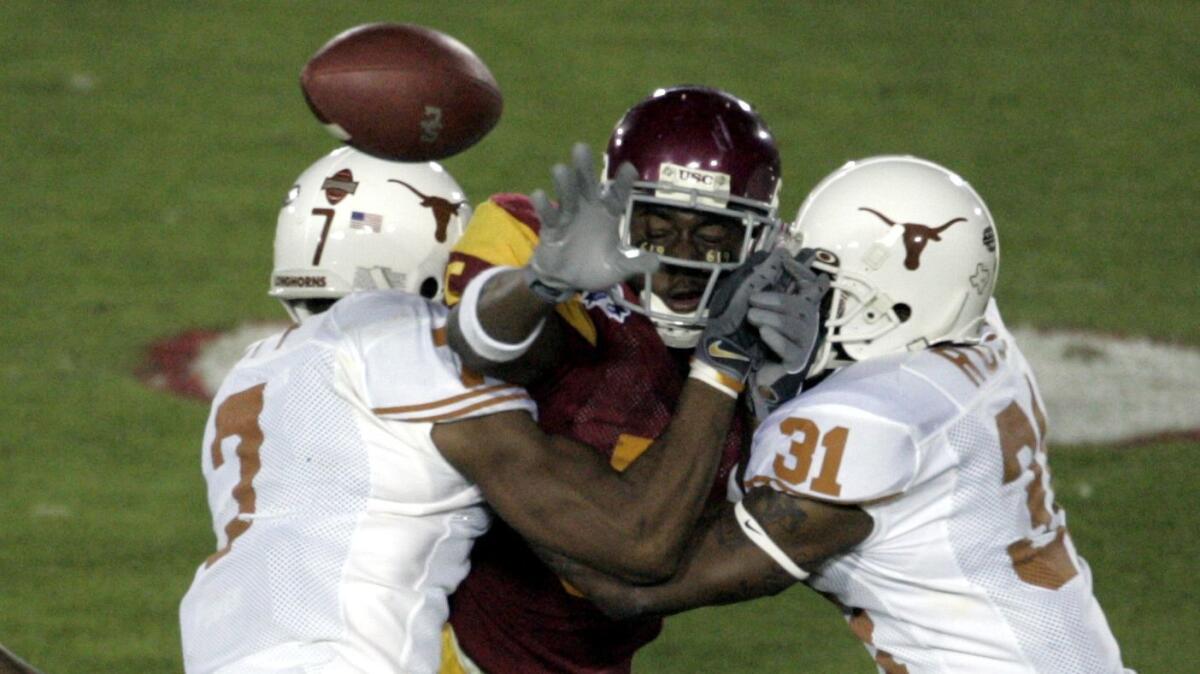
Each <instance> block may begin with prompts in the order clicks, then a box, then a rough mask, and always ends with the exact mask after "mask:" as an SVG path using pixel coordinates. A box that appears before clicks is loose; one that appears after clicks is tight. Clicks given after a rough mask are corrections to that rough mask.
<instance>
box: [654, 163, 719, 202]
mask: <svg viewBox="0 0 1200 674" xmlns="http://www.w3.org/2000/svg"><path fill="white" fill-rule="evenodd" d="M658 181H659V183H661V184H662V185H663V186H662V187H659V188H658V189H656V190H655V196H657V197H659V198H662V199H674V200H676V201H683V202H687V201H690V200H691V199H692V196H691V192H690V191H691V190H697V191H701V192H704V193H706V195H705V196H701V197H699V199H697V202H698V203H701V204H705V205H708V206H717V207H719V208H724V207H725V206H726V204H728V203H729V191H730V176H729V174H728V173H722V172H720V171H705V170H703V169H699V168H692V167H690V166H680V165H678V164H672V163H670V162H663V163H662V164H660V165H659V167H658ZM671 187H679V188H680V191H675V190H672V189H670V188H671Z"/></svg>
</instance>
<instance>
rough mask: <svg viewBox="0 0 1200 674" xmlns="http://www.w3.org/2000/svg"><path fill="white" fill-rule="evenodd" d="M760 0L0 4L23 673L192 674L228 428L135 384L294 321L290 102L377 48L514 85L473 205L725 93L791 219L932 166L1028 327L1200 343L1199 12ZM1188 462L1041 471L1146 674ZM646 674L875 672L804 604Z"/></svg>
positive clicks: (298, 131) (1096, 458)
mask: <svg viewBox="0 0 1200 674" xmlns="http://www.w3.org/2000/svg"><path fill="white" fill-rule="evenodd" d="M756 6H757V11H753V12H752V11H750V9H751V7H750V3H728V2H712V1H701V2H693V3H688V4H687V5H686V7H685V6H683V5H682V3H670V4H668V3H634V2H603V1H602V2H598V3H597V2H590V3H584V2H576V1H574V0H570V1H566V2H550V1H545V2H541V1H539V2H516V3H475V2H470V3H468V2H437V3H432V2H430V3H417V2H406V1H403V0H402V1H401V2H395V1H393V2H369V3H353V4H351V3H344V4H337V3H333V4H330V3H299V2H294V3H267V2H264V3H234V2H219V3H170V2H161V1H157V2H155V1H151V2H144V3H136V5H135V4H134V3H122V2H114V1H112V0H107V1H101V0H94V1H91V2H71V1H68V0H58V1H52V0H40V1H38V2H33V1H32V0H9V1H8V2H4V3H0V35H2V36H3V38H4V39H2V40H0V115H2V118H3V120H4V126H5V130H4V132H3V135H2V136H0V147H2V148H3V150H2V152H0V215H2V222H3V226H2V227H3V229H2V231H3V234H2V235H0V251H2V252H0V261H2V263H3V264H0V270H2V271H0V312H2V313H0V343H2V344H3V348H2V350H0V354H2V355H0V382H2V383H3V386H4V390H5V393H6V396H5V399H4V404H3V405H0V643H4V644H6V645H7V646H9V647H10V648H12V649H13V650H15V651H16V652H18V653H20V654H22V655H23V656H25V657H26V658H27V659H29V660H30V661H31V662H34V663H35V664H38V665H39V666H41V667H43V668H44V669H45V670H46V671H48V672H51V673H57V672H170V671H178V670H179V669H180V657H179V647H178V628H177V626H176V606H177V603H178V600H179V598H180V596H181V595H182V594H183V592H184V590H185V589H186V587H187V585H188V583H189V582H190V579H191V575H192V572H193V569H194V568H195V565H196V564H197V563H199V561H200V560H201V559H203V558H204V556H206V555H207V554H208V553H209V552H210V551H211V549H212V547H213V541H212V535H211V532H210V526H209V523H208V517H209V516H208V513H207V508H206V505H205V502H204V492H203V482H202V479H201V477H200V472H199V466H198V461H197V459H198V454H199V442H200V435H201V430H202V426H203V423H204V418H205V416H206V414H207V409H206V407H205V406H204V405H201V404H198V403H195V402H190V401H185V400H181V399H176V398H173V397H169V396H167V395H164V394H162V393H159V392H155V391H151V390H149V389H147V388H145V387H143V386H142V385H141V384H140V383H138V381H137V380H136V379H135V377H134V376H133V375H132V371H133V370H134V368H135V367H136V365H137V364H138V362H139V359H140V358H141V356H142V349H143V347H144V346H145V344H147V343H148V342H150V341H152V340H154V339H156V338H161V337H164V336H168V335H171V334H174V333H177V332H180V331H182V330H185V329H187V328H192V327H198V326H203V327H216V328H229V327H233V326H236V325H238V324H239V323H242V322H244V321H247V320H256V319H258V320H261V319H280V318H282V311H281V310H280V308H279V307H278V306H277V305H276V304H275V303H274V302H273V301H271V300H269V299H268V298H267V297H266V294H265V291H266V283H267V279H268V274H269V270H270V258H271V241H272V238H273V233H274V221H275V215H276V212H277V209H278V205H279V202H280V199H281V198H282V196H283V194H284V192H285V191H286V189H287V188H288V187H289V186H290V185H291V181H292V178H293V177H294V176H295V175H297V174H298V173H299V172H300V171H301V170H302V169H303V168H304V167H306V166H307V165H308V164H309V163H311V162H312V161H313V160H315V159H316V158H317V157H318V156H320V155H321V154H322V153H324V152H325V151H327V150H328V149H330V148H331V147H332V146H333V145H334V142H333V141H332V139H331V138H329V137H328V136H326V135H325V133H324V131H322V130H321V129H320V128H319V126H318V125H317V124H316V123H315V122H314V121H313V119H312V117H311V116H310V114H309V113H308V110H307V109H306V108H305V106H304V104H303V101H302V99H301V97H300V94H299V88H298V84H297V75H298V73H299V71H300V68H301V66H302V65H303V63H304V61H305V60H306V59H307V57H308V56H309V55H311V54H312V52H313V51H315V50H316V49H317V48H318V47H319V46H320V45H321V44H323V43H324V41H325V40H326V39H328V38H329V37H331V36H332V35H333V34H335V33H336V32H339V31H340V30H342V29H344V28H347V27H350V26H352V25H355V24H358V23H364V22H368V21H376V20H390V21H411V22H416V23H423V24H426V25H430V26H433V27H435V28H440V29H442V30H445V31H447V32H450V33H451V34H454V35H455V36H457V37H459V38H460V39H462V40H463V41H465V42H466V43H468V44H470V45H472V46H473V47H474V49H475V50H476V51H477V52H478V53H479V54H480V55H481V56H482V57H483V58H484V59H485V60H486V61H487V62H488V63H489V65H490V66H491V68H492V70H493V72H494V73H495V74H496V77H497V79H498V80H499V82H500V84H501V86H502V88H503V89H504V91H505V94H506V110H505V116H504V118H503V120H502V121H501V123H500V125H499V126H498V127H497V128H496V130H495V131H494V132H493V133H492V134H491V135H490V136H489V137H488V138H487V139H486V140H485V141H484V142H482V143H481V144H480V145H479V146H477V147H476V148H474V149H472V150H470V151H468V152H467V153H465V154H463V155H461V156H459V157H456V158H453V159H451V160H449V161H448V162H446V163H447V165H448V167H449V168H450V169H451V170H452V172H453V173H454V174H455V175H456V176H457V177H458V178H459V180H460V182H462V183H463V184H464V186H466V187H467V189H468V191H469V192H470V194H471V196H472V198H473V199H474V200H476V201H478V200H481V199H483V198H485V197H486V195H487V194H489V193H491V192H494V191H500V190H505V191H525V192H527V191H530V190H532V189H534V188H536V187H542V186H547V185H548V183H549V181H548V179H547V169H548V168H549V166H550V165H551V164H552V163H553V162H555V161H559V160H561V159H562V158H564V157H565V156H566V154H567V152H568V150H569V147H570V144H571V143H572V142H573V141H576V140H586V141H589V142H591V143H592V144H593V146H599V145H602V144H603V143H604V141H605V139H606V138H607V135H608V132H609V131H610V129H611V126H612V124H613V122H614V121H615V120H616V119H617V117H618V116H619V115H620V114H621V113H622V112H623V110H624V109H625V108H626V107H627V106H628V105H629V104H631V103H632V102H634V101H636V100H637V99H639V98H640V97H642V96H643V95H645V94H647V93H648V92H649V91H651V90H652V89H653V88H655V87H656V86H660V85H664V84H672V83H680V82H693V83H706V84H711V85H715V86H720V87H725V88H728V89H730V90H732V91H734V92H736V93H738V94H739V95H741V96H743V97H745V98H747V99H748V100H751V101H753V102H754V103H755V104H756V105H757V106H758V107H759V109H760V110H761V111H762V113H763V115H764V116H765V117H766V118H767V120H768V121H769V122H770V123H771V125H772V126H773V128H774V130H775V132H776V134H777V136H778V138H779V140H780V142H781V147H782V150H783V153H784V161H785V189H784V206H785V208H784V211H785V213H786V214H787V215H788V216H789V217H790V216H791V215H793V214H794V211H795V209H796V207H797V206H798V205H799V204H800V202H801V200H802V199H803V197H804V195H805V193H806V192H807V190H808V188H809V187H810V186H812V185H813V184H814V183H815V182H816V181H817V180H818V179H819V178H820V177H821V176H823V175H825V174H826V173H828V172H829V171H830V170H832V169H833V168H835V167H836V166H838V165H839V164H841V163H842V162H843V161H845V160H847V159H850V158H855V157H861V156H866V155H870V154H879V153H885V152H889V153H890V152H906V153H914V154H919V155H924V156H926V157H929V158H931V159H934V160H936V161H939V162H942V163H944V164H947V165H949V166H950V167H952V168H954V169H956V170H958V171H959V172H960V173H962V174H963V175H964V176H965V177H967V178H968V179H969V180H970V181H971V182H972V183H973V184H974V185H975V186H976V188H978V189H979V191H980V192H981V193H982V194H983V195H984V197H985V198H986V199H987V200H988V202H989V205H990V206H991V209H992V212H993V214H994V215H995V217H996V219H997V222H998V227H999V233H1000V237H1001V240H1002V246H1003V253H1004V260H1003V265H1002V271H1001V274H1000V284H999V291H998V294H999V298H1000V302H1001V306H1002V307H1003V308H1004V311H1005V315H1006V318H1007V320H1008V321H1009V323H1010V324H1017V325H1023V324H1024V325H1035V326H1041V327H1075V328H1083V329H1091V330H1098V331H1104V332H1110V333H1118V334H1126V335H1144V336H1149V337H1153V338H1156V339H1160V340H1165V341H1172V342H1178V343H1182V344H1187V345H1191V346H1200V292H1198V290H1197V282H1198V281H1200V273H1198V272H1197V264H1196V260H1197V259H1198V256H1200V227H1198V226H1197V224H1196V223H1197V222H1198V221H1200V199H1198V197H1200V194H1198V190H1197V187H1196V186H1197V176H1200V115H1198V112H1200V58H1198V56H1200V38H1198V37H1197V36H1200V5H1198V4H1196V3H1191V2H1178V3H1175V2H1139V3H1117V2H1092V3H1087V4H1082V3H1036V2H998V3H986V4H984V3H965V2H938V3H928V2H917V3H903V4H899V3H897V4H891V3H882V2H863V3H858V2H855V3H837V4H834V3H821V4H815V3H814V4H811V5H810V4H807V3H797V2H764V3H757V5H756ZM1197 418H1200V402H1198V403H1197ZM1052 423H1053V420H1052ZM1198 449H1200V447H1198V445H1197V443H1195V442H1186V441H1178V442H1162V443H1157V444H1146V445H1140V446H1137V447H1136V448H1121V447H1104V446H1096V447H1084V448H1067V447H1057V448H1052V450H1051V453H1052V455H1053V457H1054V458H1053V465H1054V472H1055V476H1056V477H1055V479H1056V488H1057V491H1058V495H1059V498H1060V501H1061V502H1062V503H1063V504H1064V505H1065V507H1066V509H1067V511H1068V513H1069V517H1070V520H1069V521H1070V525H1071V530H1072V533H1073V535H1074V537H1075V540H1076V542H1077V545H1078V547H1079V549H1080V550H1081V552H1082V553H1083V554H1084V555H1085V556H1086V557H1087V558H1088V560H1089V561H1090V563H1091V566H1092V569H1093V572H1094V575H1095V578H1096V587H1097V593H1098V595H1099V597H1100V600H1101V602H1102V604H1103V605H1104V606H1105V608H1106V610H1107V612H1108V615H1109V618H1110V621H1111V623H1112V626H1113V629H1114V631H1115V633H1116V635H1117V638H1118V640H1119V641H1120V642H1121V644H1122V647H1123V650H1124V652H1125V655H1126V662H1127V664H1129V665H1131V666H1134V667H1136V668H1138V669H1139V670H1140V671H1141V672H1142V673H1143V674H1146V673H1154V672H1165V673H1175V672H1192V671H1196V665H1195V663H1196V662H1197V661H1198V660H1200V642H1197V640H1196V638H1195V637H1196V635H1197V633H1200V601H1198V597H1197V595H1198V591H1197V589H1196V583H1195V579H1194V571H1195V570H1196V568H1197V566H1196V562H1195V560H1196V559H1197V558H1200V545H1197V543H1196V540H1195V537H1196V532H1197V531H1200V516H1198V515H1197V513H1196V497H1195V490H1196V487H1197V485H1200V469H1198V468H1197V464H1196V461H1195V458H1196V455H1197V450H1198ZM1085 487H1086V488H1085ZM637 668H638V670H639V671H645V672H696V671H720V672H763V671H768V672H770V671H807V672H820V673H826V672H870V671H873V670H872V665H871V663H870V661H869V659H868V658H867V656H866V655H865V653H864V652H863V650H862V649H861V647H860V646H859V645H858V644H857V643H856V642H855V641H854V640H853V639H852V637H851V636H850V634H849V632H848V630H846V629H845V627H844V625H843V624H842V623H841V620H840V618H839V617H838V616H837V615H836V613H835V612H834V611H833V610H832V609H831V608H830V607H829V606H827V605H826V604H825V603H824V602H823V600H819V599H815V598H814V597H813V596H811V594H810V593H807V592H806V591H804V590H802V589H798V590H793V591H791V592H789V593H786V594H784V595H782V596H780V597H776V598H773V599H770V600H764V601H759V602H754V603H750V604H744V605H740V606H734V607H727V608H720V609H706V610H701V611H696V612H693V613H690V614H686V615H683V616H680V617H678V618H674V619H671V620H670V621H669V622H668V627H667V630H666V632H665V634H664V636H663V637H662V638H661V639H660V640H659V641H657V642H656V643H655V644H653V645H652V646H651V647H650V648H648V649H647V650H646V651H645V652H644V653H643V654H642V655H640V656H639V659H638V661H637Z"/></svg>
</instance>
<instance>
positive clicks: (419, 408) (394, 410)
mask: <svg viewBox="0 0 1200 674" xmlns="http://www.w3.org/2000/svg"><path fill="white" fill-rule="evenodd" d="M511 388H512V386H510V385H508V384H492V385H491V386H485V387H483V388H478V389H474V390H472V391H467V392H466V393H460V394H458V395H456V396H450V397H449V398H443V399H441V400H435V401H433V402H428V403H421V404H420V405H400V406H397V407H376V408H374V409H372V410H371V411H372V412H374V413H375V414H405V413H407V412H423V411H425V410H431V409H434V408H437V407H445V406H446V405H453V404H454V403H456V402H460V401H463V400H468V399H470V398H475V397H478V396H481V395H487V394H489V393H493V392H495V391H499V390H501V389H511Z"/></svg>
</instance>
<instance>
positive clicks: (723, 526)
mask: <svg viewBox="0 0 1200 674" xmlns="http://www.w3.org/2000/svg"><path fill="white" fill-rule="evenodd" d="M537 552H538V554H539V555H540V556H541V557H542V559H543V560H544V561H546V563H547V564H548V565H549V566H550V567H551V568H552V569H554V571H555V572H556V573H557V574H558V575H559V576H561V577H562V578H564V579H566V580H567V581H568V582H570V583H571V584H572V585H574V586H575V587H577V588H579V589H580V590H581V591H582V592H583V593H584V595H586V596H587V598H588V599H589V600H591V601H592V602H593V603H594V604H596V606H597V607H598V608H600V609H601V610H602V611H604V613H605V614H607V615H608V616H609V617H611V618H613V619H617V620H622V619H628V618H636V617H643V616H648V615H670V614H673V613H679V612H682V611H686V610H690V609H693V608H697V607H700V606H709V605H716V604H727V603H732V602H736V601H744V600H748V599H753V598H755V597H762V596H767V595H772V594H776V593H778V592H780V591H782V590H784V589H786V588H787V587H789V586H791V585H792V584H794V583H795V582H796V579H795V578H793V577H792V576H791V575H790V574H788V573H787V572H785V571H784V570H783V569H781V568H779V567H778V565H777V564H775V563H774V562H773V561H772V560H770V559H769V558H768V557H766V555H764V554H763V553H762V552H761V550H759V549H758V548H757V547H756V546H755V545H754V544H753V543H751V542H750V541H749V540H748V539H747V538H746V536H745V535H744V534H743V533H742V531H741V530H740V528H739V527H738V525H737V522H736V520H735V519H734V518H733V514H732V507H731V504H725V505H724V506H723V507H722V508H721V510H720V512H719V514H718V515H717V516H716V517H713V518H711V519H709V520H707V521H706V522H705V523H704V524H703V525H702V526H701V527H700V528H699V529H697V530H696V532H695V533H694V534H693V539H692V541H691V544H690V545H689V550H688V553H687V558H686V559H685V560H684V561H683V562H682V564H681V566H680V568H679V570H678V572H677V573H676V574H675V575H674V576H672V577H671V578H669V579H667V580H666V581H665V582H662V583H660V584H657V585H644V584H638V583H630V582H627V581H625V580H622V579H620V578H617V577H614V576H611V575H607V574H604V573H602V572H600V571H598V570H596V569H595V568H592V567H589V566H588V565H586V564H583V563H581V562H579V561H577V560H573V559H568V558H566V557H564V556H562V555H559V554H556V553H553V552H550V551H548V550H545V549H540V548H539V549H537Z"/></svg>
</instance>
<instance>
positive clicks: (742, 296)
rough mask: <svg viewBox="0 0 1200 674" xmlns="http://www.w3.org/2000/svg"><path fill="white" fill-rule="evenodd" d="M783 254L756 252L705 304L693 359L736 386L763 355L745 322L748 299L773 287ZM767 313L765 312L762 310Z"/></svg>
mask: <svg viewBox="0 0 1200 674" xmlns="http://www.w3.org/2000/svg"><path fill="white" fill-rule="evenodd" d="M786 260H788V256H787V252H786V251H784V250H783V249H778V250H776V251H774V252H772V253H769V254H768V253H765V252H761V251H760V252H757V253H754V254H753V255H751V256H750V258H749V259H748V260H746V262H745V264H743V265H742V266H741V267H738V268H737V269H735V270H734V271H732V272H730V273H729V275H727V276H726V277H724V278H723V279H721V280H720V281H719V282H718V283H717V287H716V289H715V290H714V291H713V296H712V300H710V301H709V305H708V306H709V308H708V321H707V323H706V324H705V326H704V332H702V333H701V334H700V342H699V343H697V344H696V353H695V358H696V359H697V360H699V361H701V362H703V363H705V364H707V365H709V366H711V367H713V368H715V369H716V370H718V371H720V372H721V373H723V374H725V375H727V376H729V377H732V378H733V379H734V380H736V381H737V382H739V383H742V382H745V381H746V377H748V376H749V374H750V372H751V371H752V370H753V369H754V368H755V367H756V366H757V365H758V364H759V363H760V362H761V361H762V359H763V357H764V356H765V355H766V351H765V349H764V346H763V343H762V341H761V340H760V339H759V336H758V331H757V329H756V328H755V327H754V326H753V325H751V324H750V323H748V322H747V321H746V317H747V314H748V313H749V312H750V310H751V308H750V307H751V297H753V296H755V295H756V294H759V293H762V292H763V291H765V290H767V289H769V288H770V287H772V286H773V285H774V284H776V283H777V282H778V281H779V279H780V278H781V277H782V276H783V273H784V263H785V261H786ZM763 311H764V312H769V311H770V310H769V309H764V310H763Z"/></svg>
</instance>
